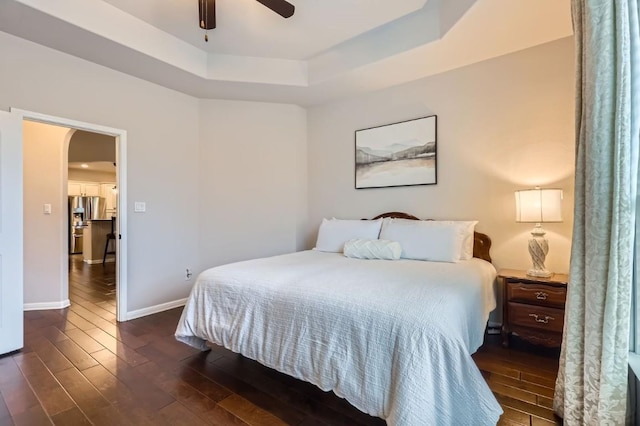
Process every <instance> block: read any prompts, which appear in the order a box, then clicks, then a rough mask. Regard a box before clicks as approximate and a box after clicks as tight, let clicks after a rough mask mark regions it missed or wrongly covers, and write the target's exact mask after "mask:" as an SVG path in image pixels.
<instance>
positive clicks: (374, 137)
mask: <svg viewBox="0 0 640 426" xmlns="http://www.w3.org/2000/svg"><path fill="white" fill-rule="evenodd" d="M437 142H438V141H437V116H436V115H429V116H426V117H420V118H414V119H411V120H406V121H400V122H397V123H391V124H385V125H382V126H376V127H369V128H367V129H361V130H356V131H355V144H354V145H355V160H354V169H355V173H354V175H355V177H354V180H355V189H368V188H389V187H395V186H416V185H435V184H437V183H438V162H437V158H438V156H437Z"/></svg>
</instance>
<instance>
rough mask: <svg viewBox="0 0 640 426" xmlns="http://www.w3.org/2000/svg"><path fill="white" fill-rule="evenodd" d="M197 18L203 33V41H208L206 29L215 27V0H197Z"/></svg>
mask: <svg viewBox="0 0 640 426" xmlns="http://www.w3.org/2000/svg"><path fill="white" fill-rule="evenodd" d="M198 18H199V22H200V28H202V29H203V30H204V31H205V33H204V41H207V42H208V41H209V35H208V34H207V31H208V30H212V29H214V28H215V27H216V0H198Z"/></svg>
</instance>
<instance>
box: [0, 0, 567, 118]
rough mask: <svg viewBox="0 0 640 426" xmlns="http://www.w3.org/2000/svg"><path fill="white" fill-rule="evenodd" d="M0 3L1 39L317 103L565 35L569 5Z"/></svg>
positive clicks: (418, 0)
mask: <svg viewBox="0 0 640 426" xmlns="http://www.w3.org/2000/svg"><path fill="white" fill-rule="evenodd" d="M291 1H292V3H293V4H294V5H295V6H296V12H295V15H294V16H293V17H291V18H289V19H284V18H282V17H281V16H279V15H277V14H275V13H273V12H272V11H270V10H268V9H267V8H265V7H264V6H262V5H261V4H259V3H258V2H256V1H255V0H217V1H216V3H217V9H218V10H217V22H218V28H216V29H214V30H211V31H210V32H209V40H210V41H209V43H204V40H203V39H202V37H203V31H202V30H200V29H199V27H198V21H197V10H198V7H197V6H198V3H197V1H196V0H56V1H51V0H0V31H3V32H6V33H10V34H13V35H16V36H18V37H22V38H25V39H27V40H31V41H33V42H36V43H39V44H42V45H45V46H48V47H51V48H53V49H57V50H60V51H63V52H66V53H69V54H71V55H74V56H77V57H80V58H83V59H86V60H89V61H92V62H95V63H97V64H100V65H103V66H106V67H109V68H112V69H115V70H118V71H121V72H124V73H127V74H130V75H133V76H135V77H139V78H142V79H145V80H148V81H151V82H153V83H156V84H159V85H162V86H165V87H168V88H171V89H174V90H177V91H180V92H183V93H186V94H189V95H192V96H195V97H198V98H203V99H206V98H217V99H240V100H255V101H265V102H284V103H294V104H300V105H313V104H319V103H323V102H327V101H330V100H332V99H336V98H340V97H345V96H351V95H355V94H358V93H363V92H367V91H372V90H378V89H382V88H385V87H389V86H393V85H397V84H401V83H404V82H407V81H412V80H416V79H420V78H423V77H427V76H429V75H434V74H437V73H440V72H445V71H448V70H452V69H455V68H459V67H463V66H466V65H470V64H473V63H476V62H480V61H484V60H487V59H491V58H494V57H497V56H500V55H505V54H508V53H512V52H516V51H518V50H522V49H526V48H529V47H533V46H537V45H540V44H543V43H548V42H550V41H553V40H557V39H559V38H563V37H568V36H570V35H571V34H572V25H571V4H570V0H428V1H427V0H401V1H400V0H396V1H385V0H291Z"/></svg>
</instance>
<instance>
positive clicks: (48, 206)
mask: <svg viewBox="0 0 640 426" xmlns="http://www.w3.org/2000/svg"><path fill="white" fill-rule="evenodd" d="M43 211H44V214H51V204H48V203H47V204H45V205H44V208H43Z"/></svg>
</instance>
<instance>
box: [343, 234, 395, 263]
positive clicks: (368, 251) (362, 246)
mask: <svg viewBox="0 0 640 426" xmlns="http://www.w3.org/2000/svg"><path fill="white" fill-rule="evenodd" d="M401 254H402V247H401V246H400V243H399V242H397V241H388V240H365V239H354V240H349V241H347V242H346V243H344V255H345V256H347V257H353V258H356V259H385V260H398V259H400V255H401Z"/></svg>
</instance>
